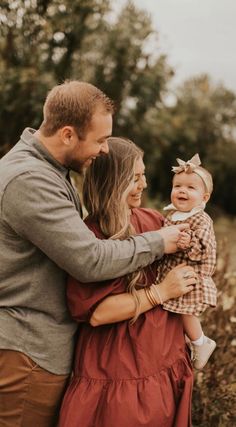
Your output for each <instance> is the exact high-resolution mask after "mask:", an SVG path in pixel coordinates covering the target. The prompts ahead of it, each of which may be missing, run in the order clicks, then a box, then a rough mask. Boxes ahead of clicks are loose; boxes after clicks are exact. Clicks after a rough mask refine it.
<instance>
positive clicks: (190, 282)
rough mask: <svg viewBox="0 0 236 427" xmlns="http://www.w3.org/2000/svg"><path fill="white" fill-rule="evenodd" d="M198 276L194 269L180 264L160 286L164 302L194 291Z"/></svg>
mask: <svg viewBox="0 0 236 427" xmlns="http://www.w3.org/2000/svg"><path fill="white" fill-rule="evenodd" d="M196 281H197V275H196V273H195V271H194V269H193V268H192V267H190V266H189V265H186V264H180V265H178V266H177V267H174V268H173V269H172V270H171V271H170V272H169V273H168V274H167V275H166V277H165V279H164V280H163V281H162V282H161V283H160V284H158V285H155V286H158V290H159V292H160V294H161V297H162V301H163V302H165V301H167V300H169V299H171V298H178V297H180V296H182V295H184V294H187V293H188V292H190V291H192V290H193V289H194V285H195V284H196Z"/></svg>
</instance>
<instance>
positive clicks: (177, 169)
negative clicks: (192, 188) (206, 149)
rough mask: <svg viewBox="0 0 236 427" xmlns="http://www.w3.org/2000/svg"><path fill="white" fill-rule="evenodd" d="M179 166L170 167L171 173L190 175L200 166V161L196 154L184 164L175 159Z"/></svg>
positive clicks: (182, 161)
mask: <svg viewBox="0 0 236 427" xmlns="http://www.w3.org/2000/svg"><path fill="white" fill-rule="evenodd" d="M176 160H177V163H178V164H179V166H172V172H174V173H181V172H186V173H192V172H193V171H194V170H195V169H196V168H197V167H198V166H200V164H201V160H200V157H199V155H198V154H195V156H193V157H192V158H191V159H190V160H188V161H187V162H185V161H184V160H181V159H176Z"/></svg>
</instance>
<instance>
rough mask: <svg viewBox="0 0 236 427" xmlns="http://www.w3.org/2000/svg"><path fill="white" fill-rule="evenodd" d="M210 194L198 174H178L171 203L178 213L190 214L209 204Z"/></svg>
mask: <svg viewBox="0 0 236 427" xmlns="http://www.w3.org/2000/svg"><path fill="white" fill-rule="evenodd" d="M208 198H209V194H208V193H206V190H205V186H204V183H203V181H202V179H201V178H200V176H199V175H197V174H196V173H194V172H193V173H185V172H181V173H177V174H175V175H174V178H173V187H172V192H171V202H172V203H173V205H174V206H175V207H176V209H177V210H178V211H181V212H189V211H191V210H192V209H193V208H195V207H197V206H200V205H201V203H202V202H207V200H208Z"/></svg>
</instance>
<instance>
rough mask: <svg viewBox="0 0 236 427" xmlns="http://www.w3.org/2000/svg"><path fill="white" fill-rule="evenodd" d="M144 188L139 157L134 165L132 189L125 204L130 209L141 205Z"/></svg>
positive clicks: (142, 166) (144, 181) (141, 161)
mask: <svg viewBox="0 0 236 427" xmlns="http://www.w3.org/2000/svg"><path fill="white" fill-rule="evenodd" d="M146 187H147V183H146V177H145V166H144V163H143V159H142V157H139V158H138V159H137V160H136V161H135V164H134V181H133V187H132V188H131V190H130V192H129V194H128V197H127V203H128V206H129V208H130V209H132V208H138V207H139V206H140V205H141V198H142V193H143V190H144V188H146Z"/></svg>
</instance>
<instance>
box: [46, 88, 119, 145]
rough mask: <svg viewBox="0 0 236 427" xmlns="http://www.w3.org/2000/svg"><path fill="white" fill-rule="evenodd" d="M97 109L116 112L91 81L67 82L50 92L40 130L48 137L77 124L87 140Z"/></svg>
mask: <svg viewBox="0 0 236 427" xmlns="http://www.w3.org/2000/svg"><path fill="white" fill-rule="evenodd" d="M97 109H101V111H104V113H110V114H113V113H114V104H113V102H112V100H111V99H110V98H108V97H107V96H106V95H105V94H104V93H103V92H102V91H101V90H100V89H98V88H97V87H96V86H94V85H92V84H90V83H86V82H81V81H77V80H74V81H73V80H72V81H65V82H64V83H63V84H60V85H57V86H55V87H54V88H52V89H51V91H50V92H49V93H48V95H47V98H46V101H45V104H44V107H43V116H44V118H43V123H42V124H41V126H40V130H41V132H42V133H43V135H44V136H52V135H54V134H55V133H56V132H57V131H58V130H59V129H61V128H62V127H64V126H73V127H74V128H75V131H76V132H77V134H78V136H79V137H80V138H81V139H83V138H84V137H85V135H86V133H87V131H88V128H89V125H90V123H91V120H92V116H93V114H94V113H95V111H96V110H97Z"/></svg>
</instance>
